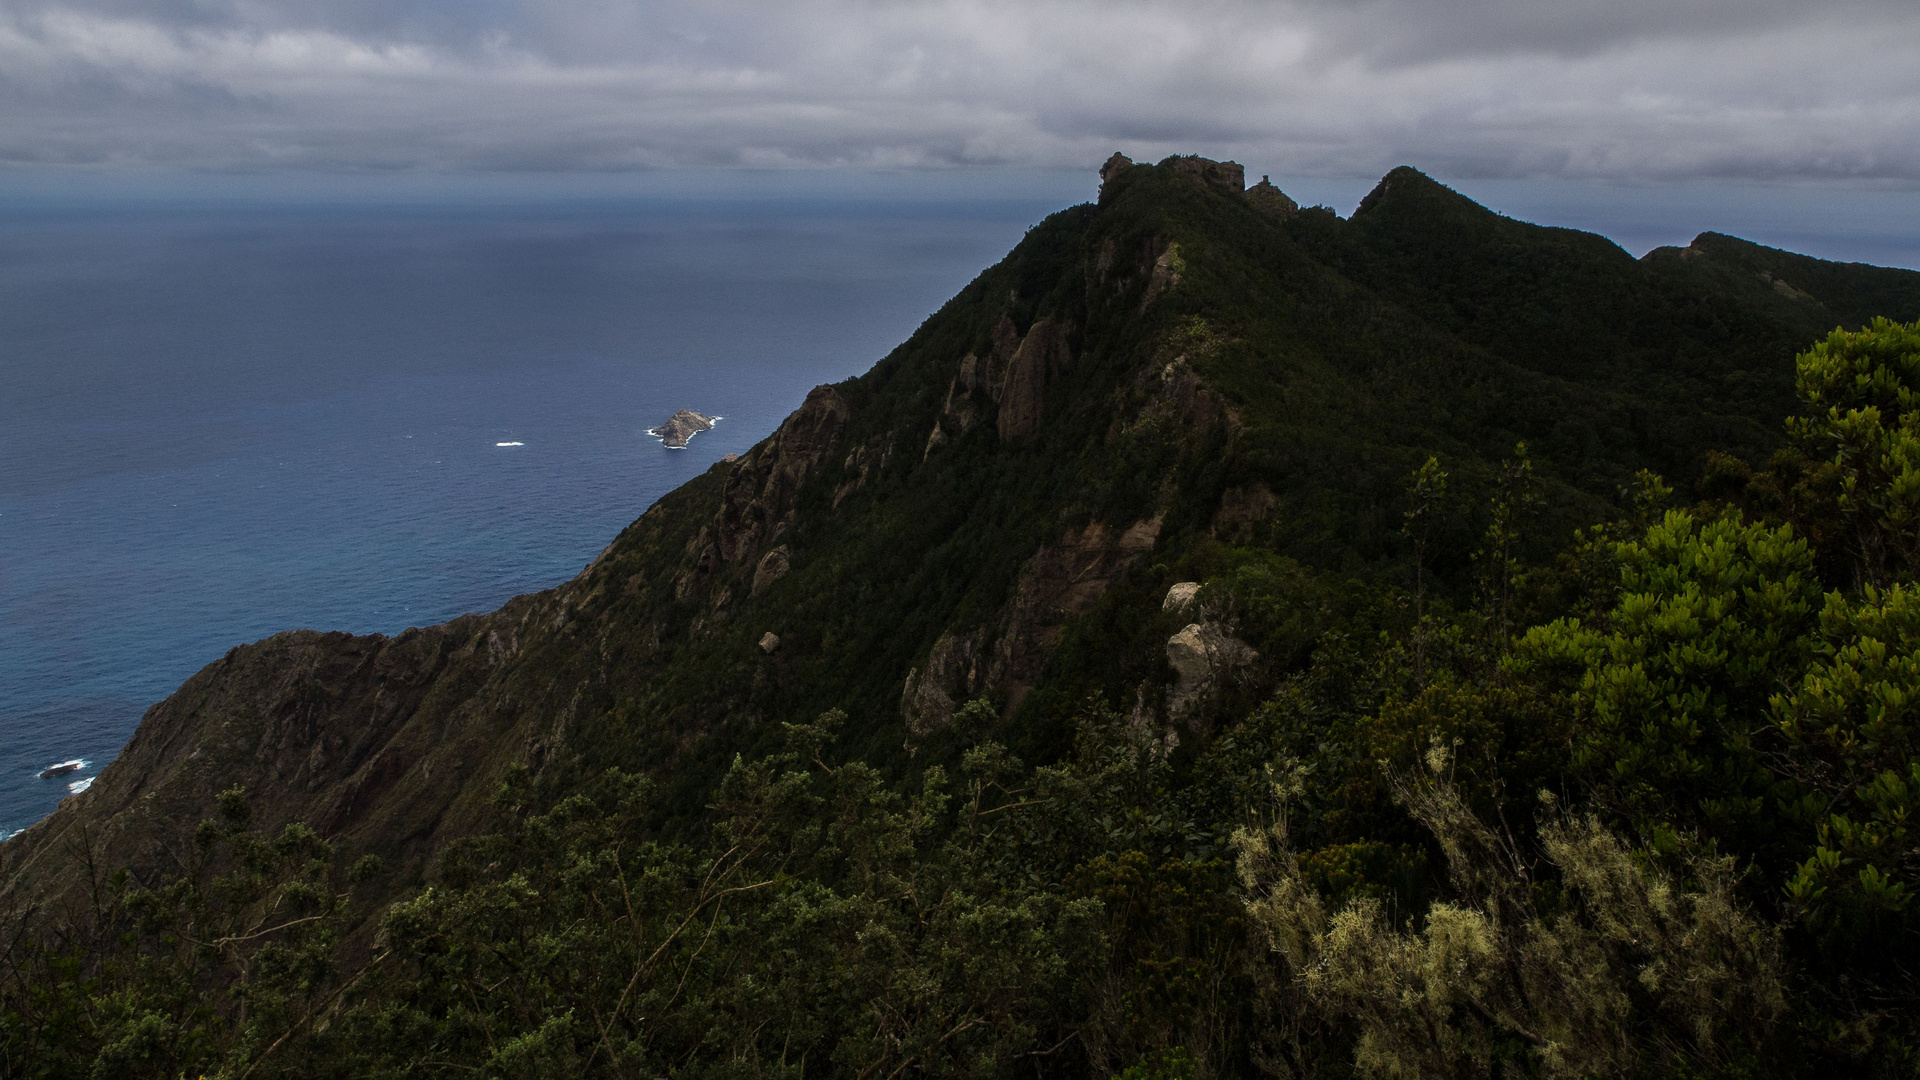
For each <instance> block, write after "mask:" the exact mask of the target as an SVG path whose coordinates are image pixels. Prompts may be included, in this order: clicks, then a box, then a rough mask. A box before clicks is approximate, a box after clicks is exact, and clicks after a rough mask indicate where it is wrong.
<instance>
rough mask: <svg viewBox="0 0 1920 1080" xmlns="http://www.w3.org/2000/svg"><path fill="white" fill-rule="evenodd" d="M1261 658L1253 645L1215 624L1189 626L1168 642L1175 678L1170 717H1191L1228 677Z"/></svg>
mask: <svg viewBox="0 0 1920 1080" xmlns="http://www.w3.org/2000/svg"><path fill="white" fill-rule="evenodd" d="M1259 656H1260V654H1259V653H1257V652H1255V651H1254V650H1253V647H1252V646H1250V645H1248V644H1247V643H1246V642H1244V641H1241V640H1240V639H1238V638H1236V637H1234V636H1232V635H1231V634H1229V633H1227V632H1226V630H1225V629H1223V628H1222V627H1220V626H1219V625H1217V624H1215V623H1211V622H1197V623H1189V624H1187V626H1186V627H1185V628H1184V629H1182V630H1181V631H1180V632H1179V633H1177V634H1175V635H1173V636H1172V637H1170V638H1168V639H1167V663H1168V664H1169V665H1171V666H1172V668H1173V672H1174V676H1175V682H1174V685H1173V688H1172V689H1171V690H1170V691H1168V693H1167V712H1168V714H1169V715H1170V716H1171V717H1172V718H1173V719H1175V720H1182V719H1186V718H1188V717H1190V716H1191V715H1193V713H1194V712H1195V711H1196V709H1197V707H1198V706H1199V705H1200V704H1201V703H1202V702H1203V701H1205V699H1206V698H1207V696H1208V695H1209V694H1211V693H1212V692H1213V691H1215V690H1217V689H1219V688H1220V687H1221V685H1222V684H1223V683H1224V682H1225V680H1226V679H1227V678H1229V677H1230V676H1231V675H1232V674H1233V673H1234V672H1235V671H1237V670H1238V669H1241V668H1244V667H1246V666H1247V665H1249V664H1251V663H1253V662H1254V661H1255V660H1257V659H1259Z"/></svg>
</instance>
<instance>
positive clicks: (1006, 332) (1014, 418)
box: [921, 316, 1072, 461]
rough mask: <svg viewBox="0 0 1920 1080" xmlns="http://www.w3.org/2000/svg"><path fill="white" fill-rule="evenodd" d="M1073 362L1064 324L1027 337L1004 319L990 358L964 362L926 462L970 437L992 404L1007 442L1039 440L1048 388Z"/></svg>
mask: <svg viewBox="0 0 1920 1080" xmlns="http://www.w3.org/2000/svg"><path fill="white" fill-rule="evenodd" d="M1071 360H1072V352H1071V348H1070V346H1069V345H1068V342H1067V328H1066V326H1065V325H1064V324H1063V323H1061V322H1059V321H1058V320H1054V319H1041V320H1039V321H1038V322H1035V323H1034V324H1033V325H1032V326H1030V327H1028V328H1027V332H1026V334H1025V335H1022V334H1021V333H1020V331H1019V330H1018V329H1017V328H1015V326H1014V325H1013V320H1012V319H1009V318H1006V317H1004V316H1003V317H1002V318H1001V319H1000V321H999V323H998V324H997V325H996V326H995V327H994V329H993V347H992V348H991V349H989V350H988V352H987V355H985V356H976V355H975V354H973V353H968V354H967V355H965V356H963V357H961V358H960V364H959V369H958V370H957V371H955V372H954V376H953V381H952V382H950V383H949V384H948V385H947V396H946V399H945V401H943V402H942V404H941V407H940V416H939V418H938V419H937V420H935V421H934V424H933V430H932V431H931V432H929V433H928V434H927V444H926V449H925V450H924V451H923V452H922V453H921V460H923V461H924V460H926V459H927V458H930V457H931V456H932V455H933V452H934V451H935V450H937V449H939V448H940V447H941V446H942V445H944V444H945V443H946V442H947V440H948V439H952V438H959V437H960V436H962V435H964V434H966V433H967V431H968V429H970V428H971V427H972V426H973V425H974V423H975V421H976V420H978V419H979V418H980V417H981V416H982V415H984V414H985V413H986V409H987V407H988V405H989V404H992V405H995V406H997V407H998V410H999V412H998V417H997V420H996V423H995V426H996V428H997V430H998V431H999V433H1000V437H1001V438H1002V439H1017V438H1021V437H1024V436H1028V435H1032V434H1035V433H1036V432H1038V431H1039V430H1040V420H1041V415H1042V413H1043V412H1044V411H1045V409H1046V404H1047V388H1048V386H1049V385H1051V384H1052V383H1053V382H1054V381H1055V380H1056V379H1057V378H1058V377H1059V375H1060V373H1061V372H1062V371H1064V370H1065V369H1066V367H1067V364H1068V363H1069V362H1070V361H1071Z"/></svg>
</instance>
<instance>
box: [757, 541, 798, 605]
mask: <svg viewBox="0 0 1920 1080" xmlns="http://www.w3.org/2000/svg"><path fill="white" fill-rule="evenodd" d="M791 555H792V552H790V551H788V550H787V545H785V544H781V545H780V546H779V547H777V548H774V549H773V550H772V551H769V552H767V553H766V554H765V555H762V556H761V557H760V565H759V566H756V567H754V570H753V590H752V592H751V595H753V596H759V595H760V594H761V593H763V592H766V591H767V590H768V589H769V588H771V587H772V586H773V583H774V582H776V581H779V580H780V579H781V578H783V577H786V576H787V568H788V562H789V557H790V556H791Z"/></svg>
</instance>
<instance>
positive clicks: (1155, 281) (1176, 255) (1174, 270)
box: [1140, 244, 1187, 311]
mask: <svg viewBox="0 0 1920 1080" xmlns="http://www.w3.org/2000/svg"><path fill="white" fill-rule="evenodd" d="M1186 268H1187V264H1186V260H1185V259H1182V258H1181V257H1180V245H1179V244H1168V245H1167V246H1166V248H1165V249H1164V250H1162V251H1161V252H1160V257H1159V258H1157V259H1155V260H1153V269H1152V271H1151V272H1150V273H1148V275H1147V291H1146V293H1145V295H1143V296H1141V297H1140V310H1141V311H1145V310H1147V305H1149V304H1151V303H1153V302H1154V301H1155V300H1158V299H1160V297H1162V296H1164V295H1165V294H1166V292H1167V290H1169V289H1171V288H1173V287H1174V286H1175V285H1178V284H1180V275H1181V273H1182V272H1184V271H1185V270H1186Z"/></svg>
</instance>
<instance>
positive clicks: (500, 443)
mask: <svg viewBox="0 0 1920 1080" xmlns="http://www.w3.org/2000/svg"><path fill="white" fill-rule="evenodd" d="M493 445H495V446H525V445H527V444H526V443H523V442H497V443H494V444H493Z"/></svg>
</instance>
